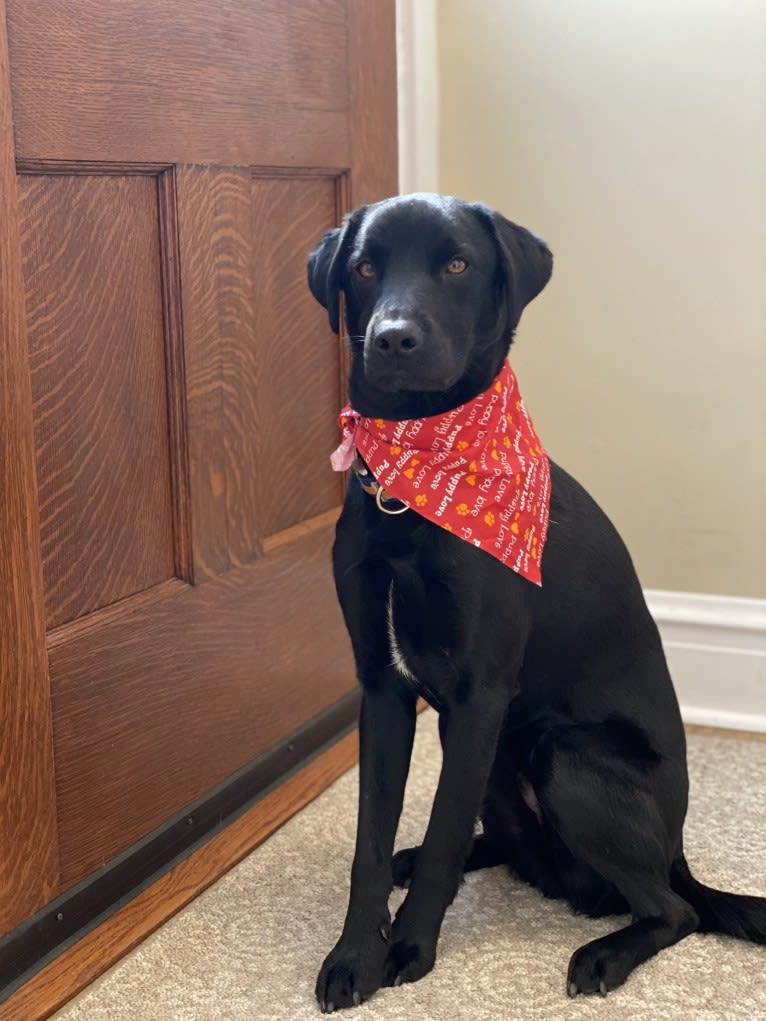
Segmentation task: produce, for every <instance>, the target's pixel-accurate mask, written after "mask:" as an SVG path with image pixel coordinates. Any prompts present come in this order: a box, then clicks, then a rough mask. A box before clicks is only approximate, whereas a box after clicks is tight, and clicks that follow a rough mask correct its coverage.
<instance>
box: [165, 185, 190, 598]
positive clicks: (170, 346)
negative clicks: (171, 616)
mask: <svg viewBox="0 0 766 1021" xmlns="http://www.w3.org/2000/svg"><path fill="white" fill-rule="evenodd" d="M157 200H158V209H157V213H158V218H159V228H160V270H161V276H162V312H163V322H164V327H165V373H166V389H167V395H168V445H169V456H170V465H169V467H170V500H171V508H172V511H171V512H172V515H173V552H174V561H175V573H176V576H177V577H178V578H182V579H183V580H184V581H189V582H191V581H194V561H193V550H192V523H191V479H190V474H189V416H188V411H187V400H186V364H185V353H184V337H183V307H182V299H181V268H180V258H181V257H180V252H179V246H178V203H177V199H176V177H175V172H174V168H173V167H169V168H168V169H167V170H165V171H163V172H162V173H161V174H159V175H158V177H157Z"/></svg>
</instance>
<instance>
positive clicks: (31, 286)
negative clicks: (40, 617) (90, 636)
mask: <svg viewBox="0 0 766 1021" xmlns="http://www.w3.org/2000/svg"><path fill="white" fill-rule="evenodd" d="M19 210H20V224H21V243H22V259H23V268H24V280H25V293H26V306H27V336H28V343H29V361H30V370H31V377H32V399H33V417H34V423H35V452H36V458H37V478H38V485H39V503H40V530H41V541H42V553H43V574H44V579H45V608H46V614H47V621H48V628H54V627H56V626H57V625H59V624H62V623H64V622H65V621H68V620H72V619H74V618H75V617H80V616H82V615H83V614H86V613H88V612H90V611H91V610H95V609H98V608H99V607H101V606H106V605H108V604H109V603H114V602H116V601H117V600H118V599H121V598H124V597H125V596H128V595H131V594H132V593H134V592H139V591H141V590H143V589H147V588H149V587H151V586H152V585H155V584H157V583H158V582H160V581H164V580H165V579H167V578H171V577H172V576H173V574H174V570H175V553H174V547H173V519H172V512H171V507H172V494H171V489H170V465H169V451H168V420H167V396H166V380H165V355H164V329H163V317H162V283H161V267H160V244H159V214H158V195H157V181H156V179H155V178H154V177H148V176H133V177H123V176H119V177H118V176H101V177H93V176H58V175H57V176H47V175H46V176H41V175H38V176H31V175H21V176H20V177H19ZM147 451H151V452H152V456H151V457H147V456H146V452H147Z"/></svg>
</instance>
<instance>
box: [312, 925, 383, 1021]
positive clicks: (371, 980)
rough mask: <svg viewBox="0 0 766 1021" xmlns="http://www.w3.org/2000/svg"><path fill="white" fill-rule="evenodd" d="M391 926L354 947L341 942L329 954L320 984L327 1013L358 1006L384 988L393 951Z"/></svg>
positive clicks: (319, 997) (322, 1006)
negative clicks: (387, 966) (385, 976)
mask: <svg viewBox="0 0 766 1021" xmlns="http://www.w3.org/2000/svg"><path fill="white" fill-rule="evenodd" d="M390 932H391V930H390V925H388V923H384V924H381V926H380V929H379V931H377V932H375V933H371V934H370V935H369V936H368V937H367V938H365V939H364V940H360V941H359V942H358V943H353V944H351V943H350V942H347V941H344V940H342V939H341V940H340V941H339V942H338V944H337V945H336V946H335V948H334V949H333V950H331V951H330V953H329V954H328V955H327V957H326V959H325V962H324V964H323V965H322V967H321V969H320V971H319V976H318V977H317V984H316V990H315V992H316V998H317V1001H318V1003H319V1006H320V1009H321V1010H322V1013H323V1014H332V1012H333V1011H335V1010H340V1009H341V1008H342V1007H358V1006H359V1004H360V1003H362V1002H363V1001H364V1000H367V999H369V998H370V996H372V994H373V993H374V992H375V991H376V990H377V989H380V987H381V986H382V985H384V981H383V972H384V965H385V961H386V954H387V953H388V950H389V948H390V943H389V939H390Z"/></svg>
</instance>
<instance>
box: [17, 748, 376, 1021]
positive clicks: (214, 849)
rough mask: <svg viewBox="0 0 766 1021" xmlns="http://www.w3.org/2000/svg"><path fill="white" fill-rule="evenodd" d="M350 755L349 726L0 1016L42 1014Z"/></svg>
mask: <svg viewBox="0 0 766 1021" xmlns="http://www.w3.org/2000/svg"><path fill="white" fill-rule="evenodd" d="M357 758H358V739H357V735H356V733H353V734H349V735H348V736H347V737H344V738H342V739H341V740H340V741H338V742H337V743H336V744H335V745H333V746H332V747H331V748H330V749H328V750H327V751H326V752H324V753H323V754H321V755H319V756H318V757H317V758H316V759H314V760H313V762H311V763H310V764H309V765H308V766H306V767H304V769H302V770H301V771H300V772H298V773H296V774H295V775H294V776H291V777H290V778H289V779H288V780H286V781H285V782H284V783H283V784H281V785H280V786H279V787H278V788H277V789H276V790H274V791H272V792H271V793H270V794H268V795H266V797H265V798H263V799H262V800H261V801H259V802H258V803H257V804H256V805H255V806H254V807H253V808H252V809H250V810H249V811H248V812H246V813H245V814H244V815H242V816H240V818H239V819H237V820H236V821H235V822H233V823H232V824H231V826H229V827H227V829H225V830H224V831H223V832H222V833H220V834H219V835H218V836H216V837H214V838H213V839H212V840H210V841H209V842H208V843H207V844H205V845H204V846H203V847H201V848H200V849H199V850H198V851H196V852H195V853H194V854H192V855H190V856H189V857H188V858H187V859H185V860H184V861H183V862H181V864H180V865H178V866H176V868H174V869H173V870H172V871H171V872H169V873H168V874H167V875H165V876H163V877H162V878H161V879H159V880H158V881H157V882H156V883H154V884H153V885H152V886H151V887H149V888H148V889H147V890H145V891H144V892H143V893H141V894H139V896H138V897H136V898H135V899H134V900H132V901H130V903H129V904H127V905H126V906H125V907H123V908H121V909H120V910H119V911H117V912H116V913H115V914H114V915H112V916H111V918H109V919H108V920H107V921H106V922H104V924H103V925H101V926H99V928H98V929H96V930H94V931H93V932H91V933H89V934H88V935H87V936H85V937H84V938H83V939H81V940H80V941H79V942H78V943H75V945H74V946H73V947H71V948H70V949H69V950H67V951H65V952H64V953H63V954H62V955H61V956H60V957H57V958H56V960H54V961H53V962H52V963H51V964H49V965H48V967H47V968H45V969H44V970H43V971H41V972H39V973H38V974H37V975H35V976H34V977H33V978H32V979H31V980H30V981H29V982H27V983H26V985H24V986H23V987H22V988H21V989H20V990H19V991H18V992H17V993H16V994H15V995H14V996H12V997H10V999H8V1000H7V1001H6V1002H5V1003H3V1004H0V1021H42V1019H44V1018H47V1017H49V1016H50V1015H51V1014H52V1013H53V1012H54V1011H56V1010H58V1009H59V1008H60V1007H62V1006H63V1005H64V1004H65V1003H66V1002H67V1000H69V999H71V998H72V997H73V996H75V995H76V994H77V993H79V992H81V991H82V990H83V989H84V988H85V987H86V986H87V985H89V984H90V983H91V982H93V981H94V980H95V979H97V978H98V977H99V975H101V974H103V972H105V971H106V970H107V968H109V967H111V966H112V965H113V964H114V963H115V962H116V961H117V960H119V958H120V957H123V956H124V955H125V954H127V953H128V952H129V951H130V950H132V949H133V948H134V947H135V946H136V945H137V944H138V943H140V942H141V941H142V940H143V939H145V938H146V937H147V936H149V935H150V934H151V933H152V932H154V931H155V929H157V928H159V926H160V925H162V924H163V923H164V922H166V921H167V920H168V919H169V918H171V917H172V916H173V915H174V914H175V913H176V912H177V911H179V910H181V908H183V907H185V906H186V905H187V904H188V903H189V902H190V901H191V900H193V899H194V898H195V897H197V896H198V895H199V894H200V893H202V891H203V890H205V889H207V887H208V886H210V885H211V883H214V882H215V881H216V880H217V879H218V878H220V876H222V875H223V874H224V873H225V872H227V871H228V870H229V869H230V868H232V867H233V866H234V865H236V864H237V862H239V861H241V860H242V859H243V858H244V857H245V855H247V854H249V853H250V851H252V850H253V849H254V848H256V847H257V846H258V845H259V844H260V843H262V842H263V841H264V840H265V839H266V838H267V837H268V836H270V835H271V834H272V833H273V832H274V831H275V830H276V829H277V828H278V827H279V826H281V825H282V824H283V823H285V822H286V821H287V820H288V819H289V818H290V817H291V816H293V815H294V814H295V813H296V812H298V811H300V809H301V808H303V807H305V805H307V804H308V803H309V802H310V801H312V800H313V799H314V798H315V797H316V796H317V795H318V794H321V792H322V791H323V790H324V789H325V788H326V787H327V786H328V785H329V784H331V783H332V782H333V780H336V779H337V778H338V777H339V776H340V775H341V774H342V773H344V772H345V771H346V770H347V769H349V768H350V767H351V766H352V765H354V763H355V762H356V761H357Z"/></svg>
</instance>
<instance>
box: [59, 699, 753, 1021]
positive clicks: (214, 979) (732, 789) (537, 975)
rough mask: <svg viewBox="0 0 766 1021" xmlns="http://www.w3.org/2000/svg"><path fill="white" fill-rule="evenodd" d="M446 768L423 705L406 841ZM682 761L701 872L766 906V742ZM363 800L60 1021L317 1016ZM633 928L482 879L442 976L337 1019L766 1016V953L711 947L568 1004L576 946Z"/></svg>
mask: <svg viewBox="0 0 766 1021" xmlns="http://www.w3.org/2000/svg"><path fill="white" fill-rule="evenodd" d="M439 762H440V751H439V744H438V737H437V733H436V720H435V714H434V713H433V712H431V711H429V712H426V713H424V714H423V715H422V716H421V718H420V721H419V724H418V737H417V740H416V747H415V755H414V761H413V768H412V772H411V777H410V783H409V786H408V793H407V802H406V805H405V811H404V815H403V818H402V823H401V826H400V835H399V839H398V841H397V846H406V845H408V844H411V843H413V842H415V841H418V840H419V838H420V836H421V835H422V833H423V830H424V827H425V821H426V818H427V814H428V810H429V807H430V801H431V797H432V795H433V790H434V788H435V785H436V779H437V774H438V768H439ZM689 764H690V773H691V778H692V793H691V806H690V810H689V819H688V823H687V828H686V850H687V857H688V859H689V862H690V864H691V866H692V869H693V870H694V872H695V873H696V874H697V876H698V878H700V879H701V880H702V881H703V882H707V883H709V884H711V885H720V886H721V887H723V888H725V889H730V890H736V891H739V892H743V893H759V894H762V895H766V797H764V791H766V743H763V742H758V741H742V740H736V739H729V738H713V737H703V736H697V735H694V736H692V737H691V738H690V740H689ZM356 791H357V777H356V771H355V770H352V771H351V772H350V773H348V774H346V775H345V776H344V777H342V778H341V779H340V780H338V781H337V782H336V783H335V784H333V786H332V787H331V788H330V789H329V790H327V791H326V792H325V793H324V794H323V795H322V796H321V797H320V798H318V799H317V800H316V801H315V802H314V803H313V804H311V805H309V806H308V807H307V808H306V809H304V811H303V812H301V813H300V814H299V815H297V816H296V817H295V818H293V819H292V820H291V821H290V822H289V823H287V824H286V825H285V826H284V827H283V828H282V829H281V830H279V832H277V833H276V834H275V835H274V836H273V837H271V839H270V840H268V841H267V842H266V843H265V844H263V845H262V846H261V847H259V848H258V849H257V850H256V851H255V852H253V854H251V855H250V856H249V857H248V858H247V859H246V860H245V861H244V862H242V863H241V864H240V865H239V866H238V867H237V868H235V869H234V870H233V871H232V872H230V873H229V874H228V875H226V876H225V877H224V878H223V879H221V880H220V881H219V882H218V883H217V884H216V885H215V886H213V887H212V888H211V889H210V890H208V891H207V892H206V893H204V894H203V895H202V896H201V897H199V898H198V899H197V900H196V901H195V902H194V903H193V904H192V905H190V906H189V907H188V908H187V909H186V910H185V911H183V912H182V913H181V914H179V915H177V916H176V917H175V918H174V919H172V920H171V921H170V922H169V923H168V924H167V925H165V926H164V927H163V928H162V929H161V930H160V931H159V932H157V933H156V934H155V935H154V936H153V937H151V938H150V939H149V940H147V941H146V942H145V943H144V944H142V945H141V946H140V947H139V948H138V949H137V950H136V951H134V952H133V953H132V954H131V955H130V956H129V957H127V958H125V959H124V960H123V961H121V962H120V963H119V964H118V965H116V966H115V967H114V968H113V969H112V970H111V971H110V972H108V973H107V975H106V976H104V978H102V979H101V980H100V981H99V982H97V983H96V984H95V985H94V986H92V987H91V988H90V989H88V990H86V991H85V992H84V993H83V994H82V995H81V996H79V997H78V998H77V999H76V1000H75V1001H73V1002H72V1003H70V1004H69V1005H68V1006H67V1007H66V1008H64V1010H62V1011H60V1012H59V1013H58V1014H57V1015H56V1021H134V1019H143V1018H152V1019H153V1021H219V1019H220V1021H270V1019H275V1021H276V1019H278V1021H309V1019H310V1021H317V1019H318V1018H320V1017H321V1016H322V1015H321V1014H320V1013H319V1009H318V1007H317V1005H316V1003H315V1001H314V996H313V989H314V980H315V977H316V972H317V970H318V968H319V966H320V964H321V962H322V959H323V957H324V954H325V953H326V951H328V950H329V949H330V947H331V946H332V944H333V943H334V942H335V939H336V938H337V936H338V934H339V930H340V926H341V922H342V918H343V912H344V910H345V905H346V896H347V890H348V872H349V865H350V861H351V855H352V849H353V841H354V826H355V817H356ZM394 899H395V902H396V903H397V904H398V902H399V899H400V898H399V895H395V898H394ZM625 921H626V919H618V918H608V919H599V920H593V919H587V918H580V917H575V916H574V915H572V914H571V913H570V911H569V909H568V908H567V906H566V905H565V904H564V903H562V902H555V901H548V900H545V899H544V898H543V897H542V896H541V895H540V894H539V893H537V892H536V891H535V890H533V889H531V888H529V887H527V886H525V885H524V884H522V883H520V882H518V881H517V880H515V879H514V878H512V877H511V876H510V875H509V874H508V873H507V872H506V871H505V870H504V869H502V868H497V869H490V870H487V871H484V872H481V873H475V874H473V875H470V876H468V877H467V879H466V882H465V884H464V886H463V887H462V889H461V891H460V893H459V894H458V897H457V899H456V901H455V903H454V904H453V905H452V907H451V908H450V910H449V911H448V913H447V917H446V920H445V923H444V928H443V930H442V938H441V942H440V944H439V955H438V958H437V963H436V967H435V969H434V970H433V971H432V972H431V974H430V975H427V976H426V977H425V978H424V979H423V980H422V981H420V982H418V983H415V984H413V985H404V986H401V987H399V988H396V989H384V990H381V991H380V992H379V993H377V994H376V995H375V997H374V998H373V999H371V1000H370V1001H369V1002H368V1003H365V1004H363V1005H362V1006H361V1007H359V1008H357V1009H356V1010H353V1011H346V1012H343V1015H342V1016H344V1017H347V1018H351V1017H353V1018H354V1021H357V1019H358V1021H369V1019H373V1018H374V1019H380V1021H463V1019H465V1021H517V1019H518V1021H522V1019H523V1021H596V1019H597V1021H628V1019H629V1021H658V1019H665V1018H668V1019H673V1021H686V1019H689V1021H692V1019H693V1021H729V1019H742V1021H766V948H764V947H760V946H755V945H752V944H746V943H742V942H739V941H737V940H733V939H728V938H725V937H718V936H700V935H693V936H690V937H689V938H687V939H686V940H683V941H682V942H681V943H679V944H677V945H676V946H674V947H671V948H669V949H667V950H664V951H663V952H662V953H661V954H660V955H659V956H657V957H655V958H653V959H652V960H651V961H649V962H647V963H646V964H645V965H643V966H642V967H641V968H639V969H638V970H637V971H636V972H635V973H634V974H633V975H632V976H631V978H630V979H628V981H627V983H626V984H625V985H624V986H623V987H622V988H621V989H619V990H615V991H614V992H612V993H610V994H609V995H608V996H607V997H606V999H602V998H601V997H598V996H597V997H588V998H585V997H582V996H580V997H578V998H577V999H575V1000H570V999H568V997H567V996H566V993H565V976H566V970H567V963H568V961H569V957H570V955H571V953H572V952H573V951H574V950H575V949H576V948H577V947H578V946H580V945H581V944H582V943H585V942H587V941H588V940H591V939H594V938H596V937H597V936H600V935H603V934H604V933H606V932H609V931H610V930H612V929H614V928H617V927H618V926H619V925H620V924H624V922H625Z"/></svg>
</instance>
